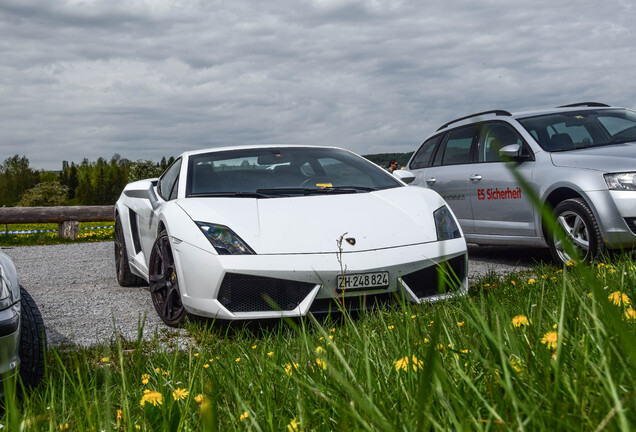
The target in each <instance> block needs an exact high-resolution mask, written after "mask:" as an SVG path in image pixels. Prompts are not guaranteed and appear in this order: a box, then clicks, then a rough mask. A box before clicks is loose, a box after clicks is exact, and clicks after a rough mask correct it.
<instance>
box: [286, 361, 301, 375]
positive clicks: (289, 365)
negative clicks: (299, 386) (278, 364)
mask: <svg viewBox="0 0 636 432" xmlns="http://www.w3.org/2000/svg"><path fill="white" fill-rule="evenodd" d="M296 369H298V363H296V362H291V363H287V364H285V373H286V374H287V375H291V374H292V372H293V371H294V370H296Z"/></svg>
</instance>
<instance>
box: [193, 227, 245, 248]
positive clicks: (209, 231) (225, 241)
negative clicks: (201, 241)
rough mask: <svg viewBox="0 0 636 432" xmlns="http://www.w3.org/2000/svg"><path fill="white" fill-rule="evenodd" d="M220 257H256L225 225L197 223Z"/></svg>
mask: <svg viewBox="0 0 636 432" xmlns="http://www.w3.org/2000/svg"><path fill="white" fill-rule="evenodd" d="M196 224H197V225H198V226H199V228H201V231H202V232H203V234H205V236H206V237H207V239H208V240H210V243H212V246H213V247H214V249H215V250H216V251H217V253H218V254H219V255H254V254H255V252H254V251H253V250H252V248H251V247H249V246H248V245H247V243H245V242H244V241H243V240H242V239H241V238H240V237H239V236H238V235H236V234H235V233H234V231H232V230H231V229H229V228H228V227H226V226H224V225H216V224H211V223H206V222H197V223H196Z"/></svg>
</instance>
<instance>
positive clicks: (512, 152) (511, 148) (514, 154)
mask: <svg viewBox="0 0 636 432" xmlns="http://www.w3.org/2000/svg"><path fill="white" fill-rule="evenodd" d="M499 156H501V157H502V158H504V159H516V158H518V157H519V156H521V146H520V145H519V144H510V145H507V146H505V147H502V148H501V149H500V150H499Z"/></svg>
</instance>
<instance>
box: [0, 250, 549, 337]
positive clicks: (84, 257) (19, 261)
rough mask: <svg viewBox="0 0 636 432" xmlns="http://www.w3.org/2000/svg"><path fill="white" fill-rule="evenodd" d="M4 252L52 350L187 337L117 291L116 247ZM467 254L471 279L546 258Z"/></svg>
mask: <svg viewBox="0 0 636 432" xmlns="http://www.w3.org/2000/svg"><path fill="white" fill-rule="evenodd" d="M0 249H2V251H3V252H4V253H6V254H7V255H9V256H10V257H11V259H13V261H14V263H15V265H16V268H17V270H18V277H19V279H20V283H21V284H22V286H24V287H25V288H26V289H27V291H29V293H30V294H31V295H32V296H33V298H34V299H35V301H36V303H37V304H38V307H39V308H40V311H41V312H42V315H43V317H44V323H45V325H46V332H47V337H48V341H49V345H50V346H60V345H74V344H77V345H82V346H90V345H92V344H95V343H99V342H108V341H111V340H113V339H114V337H115V336H116V334H117V332H119V334H121V335H122V336H123V337H124V338H125V339H127V340H136V339H137V334H138V328H139V323H140V322H141V321H142V320H143V319H145V325H144V328H143V333H144V338H150V337H151V336H152V335H153V334H154V333H155V332H156V331H159V332H162V333H164V332H165V333H181V335H185V332H184V331H183V330H174V329H171V328H169V327H167V326H165V325H164V324H163V323H162V322H161V320H160V319H159V317H158V316H157V314H156V312H155V310H154V307H153V305H152V300H151V299H150V293H149V292H148V291H147V290H146V289H144V288H123V287H120V286H119V284H118V283H117V280H116V278H115V264H114V259H113V244H112V242H100V243H77V244H67V245H54V246H24V247H13V248H11V247H3V248H0ZM469 250H470V264H469V272H470V273H469V274H470V276H469V277H470V278H474V277H475V276H478V275H483V274H485V273H486V272H488V271H490V270H495V271H497V272H506V271H513V270H519V269H523V268H527V267H529V266H531V265H532V264H533V263H534V262H535V261H537V260H539V261H540V260H542V259H545V257H546V256H545V254H544V253H542V252H540V251H539V252H537V253H534V252H531V253H528V252H527V251H526V250H519V249H513V250H512V252H511V249H501V248H498V249H490V248H472V247H471V248H470V249H469ZM511 257H514V258H511Z"/></svg>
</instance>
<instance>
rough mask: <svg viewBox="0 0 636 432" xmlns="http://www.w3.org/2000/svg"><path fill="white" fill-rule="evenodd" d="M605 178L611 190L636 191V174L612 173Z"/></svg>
mask: <svg viewBox="0 0 636 432" xmlns="http://www.w3.org/2000/svg"><path fill="white" fill-rule="evenodd" d="M603 177H605V183H607V187H608V188H609V189H610V190H621V191H636V172H623V173H611V174H605V175H604V176H603Z"/></svg>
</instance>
